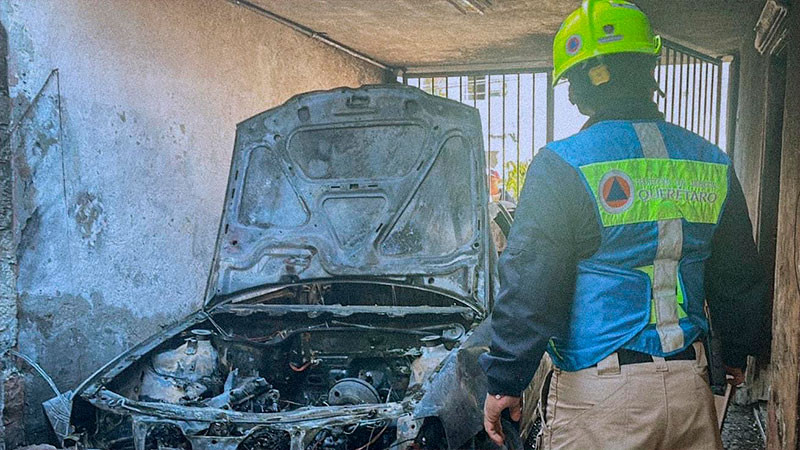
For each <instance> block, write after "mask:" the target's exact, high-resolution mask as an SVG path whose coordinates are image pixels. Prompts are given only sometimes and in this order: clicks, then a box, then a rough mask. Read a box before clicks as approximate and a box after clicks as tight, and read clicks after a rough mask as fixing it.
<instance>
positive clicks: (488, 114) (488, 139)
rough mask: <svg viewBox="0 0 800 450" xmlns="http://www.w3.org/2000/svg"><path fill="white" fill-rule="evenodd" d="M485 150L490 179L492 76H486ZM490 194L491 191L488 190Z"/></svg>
mask: <svg viewBox="0 0 800 450" xmlns="http://www.w3.org/2000/svg"><path fill="white" fill-rule="evenodd" d="M486 78H487V79H486V146H487V147H488V148H487V149H486V150H487V151H488V152H489V164H487V165H486V167H487V169H486V175H487V176H489V179H490V180H491V177H492V168H491V166H490V164H491V163H492V158H491V156H492V76H491V75H489V76H488V77H486ZM489 194H490V195H491V191H490V192H489Z"/></svg>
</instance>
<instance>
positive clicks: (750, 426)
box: [722, 403, 766, 450]
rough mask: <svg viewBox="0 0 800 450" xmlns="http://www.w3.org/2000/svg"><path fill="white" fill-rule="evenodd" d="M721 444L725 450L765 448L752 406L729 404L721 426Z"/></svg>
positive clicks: (759, 449)
mask: <svg viewBox="0 0 800 450" xmlns="http://www.w3.org/2000/svg"><path fill="white" fill-rule="evenodd" d="M756 409H757V407H756ZM722 444H723V446H724V447H725V449H726V450H764V449H765V448H766V446H765V445H764V440H763V438H762V435H761V431H760V430H759V428H758V424H757V422H756V416H755V413H754V405H737V404H734V403H731V405H730V407H728V415H727V416H726V417H725V423H724V424H723V425H722Z"/></svg>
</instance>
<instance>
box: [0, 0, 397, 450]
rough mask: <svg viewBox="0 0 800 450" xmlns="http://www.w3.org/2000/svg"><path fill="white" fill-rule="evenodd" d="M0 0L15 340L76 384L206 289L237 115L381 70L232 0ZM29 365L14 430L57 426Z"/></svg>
mask: <svg viewBox="0 0 800 450" xmlns="http://www.w3.org/2000/svg"><path fill="white" fill-rule="evenodd" d="M0 5H1V6H0V20H2V23H3V25H4V27H5V28H6V30H7V32H8V46H9V56H8V63H9V82H10V83H9V84H10V86H9V88H10V97H11V99H12V101H13V105H12V106H13V109H12V116H13V118H14V120H16V122H17V123H18V128H16V129H15V130H14V132H13V133H12V135H11V139H10V147H11V149H10V150H11V155H12V160H13V172H14V178H13V180H14V184H13V208H14V209H13V212H14V217H15V220H14V227H15V228H14V235H15V237H16V247H17V249H16V258H17V265H18V267H17V273H18V277H17V280H16V286H17V287H16V289H17V295H18V299H17V309H18V312H17V317H18V329H19V332H18V339H17V342H18V347H19V350H20V351H21V352H22V353H25V354H27V355H29V356H30V357H32V358H33V359H35V360H36V361H38V362H39V363H40V364H41V365H42V367H43V368H44V369H45V370H46V371H47V372H49V373H50V375H52V377H53V378H54V379H55V381H56V383H57V384H58V386H59V387H60V388H61V389H63V390H66V389H70V388H72V387H74V386H75V385H76V384H77V383H78V382H80V381H81V380H82V379H84V378H85V377H87V376H88V375H89V374H90V373H91V372H93V371H94V370H96V369H97V368H99V367H100V366H101V365H102V364H103V363H105V362H107V361H108V360H109V359H111V358H112V357H114V356H115V355H117V354H118V353H119V352H121V351H123V350H125V349H127V348H129V347H131V346H132V345H134V344H136V343H137V342H139V341H140V340H142V339H144V338H146V337H147V336H148V335H150V334H152V333H153V332H155V331H156V330H157V329H158V328H159V326H160V325H163V324H165V323H168V322H171V321H173V320H176V319H179V318H181V317H182V316H184V315H185V314H187V313H189V312H191V311H192V310H194V309H196V308H198V307H199V306H200V305H201V297H202V293H203V289H204V287H205V282H206V277H207V274H208V269H209V265H210V262H211V257H212V249H213V243H214V238H215V234H216V231H217V226H218V221H219V216H220V213H221V211H222V201H223V197H224V190H225V182H226V178H227V172H228V164H229V159H230V153H231V150H232V148H233V138H234V131H235V125H236V123H237V122H239V121H241V120H243V119H245V118H247V117H250V116H252V115H254V114H256V113H259V112H261V111H263V110H265V109H268V108H271V107H273V106H276V105H278V104H280V103H282V102H283V101H285V100H286V99H288V98H289V97H291V96H292V95H294V94H297V93H301V92H305V91H309V90H315V89H327V88H332V87H336V86H342V85H349V86H357V85H360V84H364V83H376V82H379V81H380V80H381V77H382V73H381V71H379V70H378V69H376V68H374V67H372V66H368V65H366V64H364V63H362V62H360V61H359V60H356V59H354V58H352V57H350V56H347V55H345V54H343V53H341V52H338V51H336V50H334V49H332V48H329V47H326V46H324V45H322V44H320V43H317V42H316V41H313V40H311V39H308V38H307V37H305V36H302V35H300V34H298V33H295V32H294V31H291V30H290V29H288V28H285V27H283V26H281V25H278V24H276V23H273V22H270V21H268V20H266V19H264V18H263V17H260V16H258V15H256V14H254V13H252V12H250V11H248V10H245V9H243V8H240V7H237V6H235V5H233V4H231V3H227V2H224V1H195V0H169V1H166V0H160V1H156V0H153V1H140V0H118V1H116V0H115V1H114V2H108V1H104V0H58V1H46V0H9V1H5V2H2V3H1V4H0ZM54 70H56V71H54ZM23 113H26V114H24V115H23ZM20 379H21V381H23V382H22V383H19V386H21V387H22V388H21V389H18V390H17V391H16V392H6V394H7V395H6V403H7V405H6V406H7V407H6V411H7V412H6V415H7V417H6V421H7V422H9V423H8V426H7V427H6V433H5V434H6V443H7V444H8V446H9V447H10V448H13V446H14V445H18V444H22V443H24V442H25V441H27V442H33V441H36V440H41V439H42V438H43V437H45V436H47V435H48V433H49V431H48V429H47V425H46V423H45V421H44V416H43V415H42V412H41V408H40V407H39V403H40V402H41V401H42V400H45V399H46V398H49V397H50V396H51V393H50V391H49V389H48V388H47V385H46V384H45V383H44V382H43V381H42V380H41V379H39V378H37V377H35V376H34V375H33V374H32V372H30V371H29V370H28V369H27V368H25V369H24V371H23V376H22V377H21V378H20ZM11 387H12V388H13V387H14V386H11ZM9 396H12V397H14V398H13V399H9ZM23 402H24V405H25V408H24V418H23V417H21V416H19V417H8V414H9V413H8V411H9V410H13V409H14V408H10V407H9V404H11V405H17V406H21V405H22V403H23ZM18 413H19V408H17V410H16V413H15V412H14V411H12V415H13V414H18ZM23 428H24V430H23ZM23 431H24V432H23Z"/></svg>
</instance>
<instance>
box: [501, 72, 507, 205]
mask: <svg viewBox="0 0 800 450" xmlns="http://www.w3.org/2000/svg"><path fill="white" fill-rule="evenodd" d="M500 89H502V90H501V92H500V95H501V99H502V101H503V108H502V110H501V111H502V114H503V128H502V131H503V134H502V135H501V136H500V139H501V140H502V141H503V164H502V165H501V166H500V173H502V174H503V190H505V188H506V76H505V75H503V85H502V86H501V87H500Z"/></svg>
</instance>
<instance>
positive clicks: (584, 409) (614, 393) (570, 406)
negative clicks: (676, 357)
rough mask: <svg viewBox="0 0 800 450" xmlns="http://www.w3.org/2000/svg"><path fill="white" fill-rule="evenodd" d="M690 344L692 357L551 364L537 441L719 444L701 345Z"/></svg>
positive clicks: (673, 449)
mask: <svg viewBox="0 0 800 450" xmlns="http://www.w3.org/2000/svg"><path fill="white" fill-rule="evenodd" d="M694 345H695V351H696V353H697V355H698V357H697V359H696V360H695V361H664V360H663V359H662V358H654V362H651V363H642V364H628V365H624V366H620V365H619V359H618V357H617V354H616V353H614V354H612V355H611V356H609V357H608V358H606V359H604V360H603V361H601V362H600V363H599V364H598V365H597V366H596V367H590V368H588V369H584V370H580V371H577V372H566V371H562V370H559V369H554V371H553V374H552V379H551V380H550V388H549V392H548V393H544V395H546V396H547V400H546V401H547V408H546V410H545V413H544V416H545V417H544V420H543V424H542V433H541V435H540V436H539V438H540V439H541V445H540V447H539V448H542V449H546V450H549V449H559V450H561V449H576V450H591V449H614V450H622V449H648V450H649V449H653V450H656V449H658V450H679V449H711V450H722V441H721V440H720V435H719V429H718V428H717V418H716V412H715V410H714V398H713V395H712V393H711V390H710V389H709V386H708V381H707V379H708V364H707V362H706V357H705V351H704V350H703V346H702V344H698V343H695V344H694ZM543 401H544V400H543Z"/></svg>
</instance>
